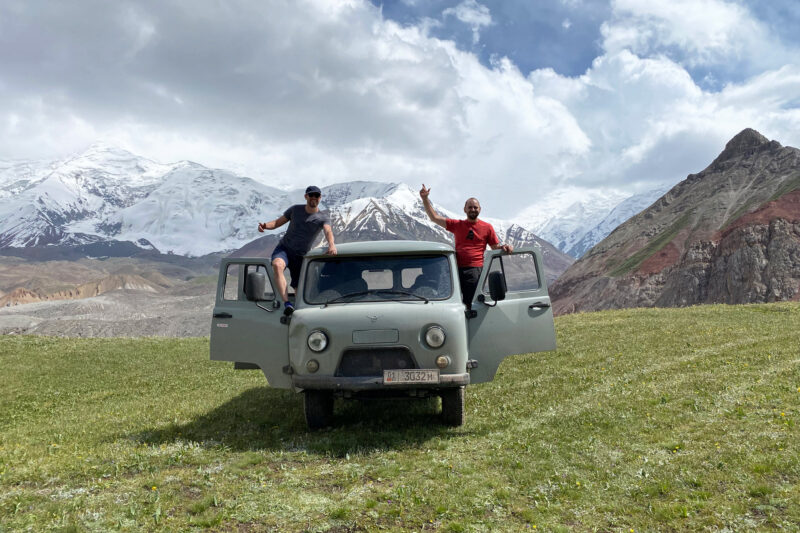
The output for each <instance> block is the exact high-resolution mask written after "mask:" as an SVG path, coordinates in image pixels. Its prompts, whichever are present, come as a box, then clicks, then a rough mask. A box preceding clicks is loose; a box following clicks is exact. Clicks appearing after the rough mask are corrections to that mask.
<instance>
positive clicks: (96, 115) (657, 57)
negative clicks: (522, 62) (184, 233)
mask: <svg viewBox="0 0 800 533" xmlns="http://www.w3.org/2000/svg"><path fill="white" fill-rule="evenodd" d="M683 1H684V0H681V2H683ZM570 3H573V2H570ZM681 5H682V6H684V7H685V8H686V9H689V6H688V4H681ZM698 5H703V6H710V7H708V9H712V8H714V9H716V8H719V9H720V10H721V11H720V13H721V14H720V16H723V15H725V14H726V13H727V15H726V16H727V19H726V20H727V21H728V22H727V23H726V24H723V25H720V26H719V27H717V26H715V25H713V24H712V26H713V28H717V29H713V28H712V29H708V30H707V32H708V35H710V36H712V37H713V36H719V37H715V38H716V41H714V42H718V43H720V44H719V45H718V46H716V48H714V49H713V50H712V51H711V52H708V54H710V55H705V56H704V55H703V54H704V53H705V52H704V51H703V50H702V46H701V44H702V43H701V40H700V38H694V37H693V34H692V33H691V32H689V31H687V30H683V29H680V28H677V26H679V19H678V18H676V17H677V15H675V14H674V11H673V10H672V8H668V6H664V5H662V4H657V5H655V7H647V6H644V5H643V4H639V3H634V2H632V1H631V0H625V1H623V0H620V1H618V2H616V3H615V4H614V9H615V15H614V18H613V19H612V21H610V22H609V25H608V28H609V31H611V30H613V35H612V33H608V34H607V35H606V38H607V40H606V46H608V50H607V51H606V52H604V53H603V54H602V55H601V56H600V57H598V58H596V59H595V61H594V63H593V64H592V66H591V68H589V69H588V70H587V71H586V72H585V73H584V74H583V75H581V76H577V77H566V76H561V75H559V74H558V73H556V72H555V71H553V70H552V69H541V70H536V71H534V72H532V73H530V74H528V75H526V74H523V73H521V72H520V71H519V69H518V68H517V67H516V66H515V65H514V64H513V63H512V62H511V61H509V60H508V59H503V58H501V59H499V60H497V61H495V62H494V63H493V64H492V65H491V66H490V67H487V66H485V65H483V64H481V63H480V61H479V60H478V58H477V57H476V56H475V55H474V54H471V53H468V52H464V51H460V50H458V49H457V47H456V45H455V44H454V43H453V42H450V41H444V40H440V39H435V38H432V37H430V34H429V33H428V27H429V26H430V24H431V22H430V19H428V20H427V22H426V21H423V22H421V23H420V24H419V25H418V26H406V27H403V26H400V25H398V24H395V23H393V22H390V21H387V20H385V19H384V18H383V17H382V15H381V11H380V9H379V8H376V7H374V6H372V5H371V4H369V3H368V2H366V1H359V0H352V1H341V2H335V3H334V2H327V1H323V0H301V1H298V2H293V1H289V0H271V1H270V2H253V3H250V2H246V1H245V0H235V1H234V2H232V3H223V4H219V3H216V2H212V1H210V0H209V1H199V2H197V3H193V4H192V6H191V8H187V7H186V6H185V4H183V3H181V2H178V1H177V0H176V1H174V2H172V1H164V2H159V3H155V4H151V5H148V6H146V7H145V6H144V5H141V4H140V5H139V6H138V7H137V8H136V9H135V10H131V9H130V8H127V7H118V4H116V3H100V4H94V5H92V6H87V5H84V4H81V3H78V4H72V5H70V7H69V9H67V8H63V9H61V10H57V11H55V12H53V11H45V12H42V11H41V10H39V9H38V8H36V7H34V6H32V5H31V6H29V4H27V3H24V2H23V3H19V4H15V6H16V12H15V17H16V18H14V20H15V23H14V24H13V25H10V24H9V23H8V22H7V21H8V20H11V17H9V16H5V15H7V13H4V11H3V10H4V5H3V4H0V72H2V73H3V76H2V78H0V159H9V158H22V157H24V158H42V159H44V158H48V159H49V158H51V157H56V156H59V155H65V154H66V153H71V152H75V151H77V150H79V149H81V148H83V147H85V146H88V145H89V144H90V143H91V142H93V141H94V140H96V139H97V138H105V139H107V140H109V141H111V142H116V143H119V144H121V145H122V146H123V147H125V148H128V149H130V150H131V151H134V152H136V153H140V154H142V155H145V156H148V157H151V158H153V159H156V160H159V161H162V162H172V161H176V160H179V159H191V160H194V161H197V162H198V163H202V164H205V165H209V166H215V167H219V168H228V169H231V170H234V171H236V172H238V173H241V174H243V175H247V176H250V177H253V178H256V179H261V180H263V181H264V182H266V183H268V184H270V185H273V186H290V185H291V186H298V185H302V184H306V183H317V184H318V185H327V184H331V183H335V182H341V181H347V180H354V179H374V180H379V181H396V180H399V181H405V182H407V183H409V184H418V183H422V182H424V183H426V184H428V185H429V186H431V187H432V188H433V190H434V196H435V198H434V200H435V201H436V202H439V203H442V204H443V205H444V206H445V207H448V208H450V209H451V210H453V211H455V212H459V211H460V206H461V205H463V201H464V198H466V197H468V196H477V197H478V198H480V200H481V202H482V204H483V206H484V212H485V213H486V215H487V216H498V217H509V216H513V215H514V213H515V212H517V211H519V210H522V209H524V208H526V207H528V206H529V205H531V204H534V203H536V201H537V200H539V199H541V198H543V197H544V196H546V195H549V194H551V192H552V191H554V190H556V189H557V188H559V187H586V188H601V187H609V188H615V189H618V190H628V191H630V192H636V191H638V190H644V189H649V188H651V187H652V186H653V185H655V184H658V183H660V182H663V181H677V180H679V179H681V178H683V177H684V176H685V175H686V174H688V173H690V172H696V171H698V170H700V169H702V168H703V167H704V166H705V165H707V164H708V163H709V162H710V161H711V159H713V157H714V156H716V154H717V153H719V151H721V149H722V147H723V146H724V144H725V142H726V141H727V140H728V139H729V138H730V137H731V136H733V135H734V134H736V133H738V132H739V131H740V130H742V129H744V128H745V127H754V128H756V129H758V130H759V131H761V132H762V133H763V134H765V135H767V136H768V137H771V138H776V139H778V140H779V141H781V142H782V143H784V144H793V145H795V146H797V145H799V144H800V111H798V108H800V102H798V100H797V95H798V94H800V66H799V65H798V63H797V61H794V62H790V61H784V62H783V63H781V65H780V66H778V67H775V68H773V67H771V66H769V65H772V62H773V58H772V56H770V57H768V58H767V59H765V61H767V65H768V66H766V67H764V66H761V67H759V63H758V62H757V59H758V58H757V57H756V56H755V55H753V54H750V55H749V56H748V57H749V58H750V59H749V60H748V61H750V64H751V66H752V68H753V69H755V70H757V73H756V75H754V76H752V77H748V78H746V79H745V80H744V81H742V82H740V83H736V84H729V85H727V86H725V87H724V88H722V90H720V91H719V92H709V91H707V90H703V89H701V88H700V87H699V86H698V85H697V84H696V83H695V82H694V81H693V80H692V78H691V76H690V75H689V73H688V72H687V70H686V68H687V67H688V66H689V65H690V64H698V63H699V62H702V61H709V60H711V59H709V58H714V57H725V54H729V55H730V54H734V55H735V50H736V46H737V45H736V43H735V41H732V40H731V37H730V36H731V35H735V33H733V34H732V33H730V32H731V31H732V30H730V29H725V28H734V29H736V31H739V32H740V33H741V34H742V35H743V36H744V37H746V39H745V40H746V41H747V42H750V43H756V44H755V45H754V48H758V47H761V49H764V48H767V47H769V45H770V41H769V38H768V36H765V35H763V32H761V30H758V25H756V26H751V25H750V23H749V22H748V20H749V19H748V18H747V12H746V11H745V10H744V9H743V8H738V7H736V6H734V7H732V8H730V6H728V4H723V3H722V2H718V1H711V0H703V2H701V3H700V4H698ZM459 6H465V11H464V13H462V15H463V17H464V19H465V20H464V21H465V23H468V24H475V25H476V26H475V27H477V28H478V29H480V28H484V27H485V26H486V25H487V24H490V23H492V19H491V15H490V14H489V12H488V9H486V8H485V7H484V6H482V5H480V4H478V3H477V2H471V3H470V2H462V3H461V4H459ZM470 6H472V8H474V9H473V10H472V13H473V15H474V17H475V18H472V19H470V18H469V16H471V15H467V14H466V13H468V12H469V9H466V8H469V7H470ZM481 8H483V9H481ZM453 9H454V10H457V9H458V8H453ZM726 9H727V11H726ZM97 10H99V11H97ZM484 10H485V11H484ZM95 11H96V12H95ZM709 12H710V13H716V12H711V11H709ZM448 16H449V15H448ZM452 16H459V15H458V14H457V13H456V12H455V11H454V12H453V14H452ZM737 17H738V18H737ZM723 18H724V17H723ZM459 20H462V19H461V18H459ZM687 20H688V21H689V26H690V27H694V26H697V25H699V24H700V23H699V22H697V21H695V19H694V18H693V16H691V15H689V16H687ZM468 21H471V22H468ZM673 26H676V27H673ZM752 28H755V30H753V31H750V33H749V34H747V31H749V30H748V29H751V30H752ZM698 31H699V29H698ZM704 31H705V30H704ZM759 32H761V33H759ZM33 36H35V37H33ZM612 37H613V39H612ZM26 39H27V40H26ZM748 39H749V40H748ZM11 44H14V47H12V46H11ZM666 45H670V46H677V47H680V50H682V51H683V55H682V56H681V57H679V58H676V57H671V56H670V57H667V56H666V55H665V54H662V53H661V52H660V50H661V48H660V47H663V46H666ZM9 50H13V52H10V51H9ZM692 55H696V56H697V57H696V58H695V59H687V58H689V56H692ZM693 62H694V63H693ZM756 67H758V68H756Z"/></svg>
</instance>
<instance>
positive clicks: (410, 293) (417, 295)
mask: <svg viewBox="0 0 800 533" xmlns="http://www.w3.org/2000/svg"><path fill="white" fill-rule="evenodd" d="M375 293H376V294H378V293H380V294H402V295H403V296H414V297H415V298H419V299H420V300H425V303H428V299H427V298H425V297H424V296H422V295H420V294H416V293H413V292H409V291H396V290H392V289H379V290H377V291H375Z"/></svg>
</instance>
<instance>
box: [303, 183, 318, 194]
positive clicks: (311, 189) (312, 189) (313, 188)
mask: <svg viewBox="0 0 800 533" xmlns="http://www.w3.org/2000/svg"><path fill="white" fill-rule="evenodd" d="M312 192H315V193H317V194H322V191H321V190H319V187H317V186H316V185H309V186H308V187H306V194H311V193H312Z"/></svg>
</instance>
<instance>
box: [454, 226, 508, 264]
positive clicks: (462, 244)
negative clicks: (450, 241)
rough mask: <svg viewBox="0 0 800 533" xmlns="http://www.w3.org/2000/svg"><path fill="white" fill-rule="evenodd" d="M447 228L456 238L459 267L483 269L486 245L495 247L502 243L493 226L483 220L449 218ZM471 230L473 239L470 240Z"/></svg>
mask: <svg viewBox="0 0 800 533" xmlns="http://www.w3.org/2000/svg"><path fill="white" fill-rule="evenodd" d="M446 227H447V231H449V232H451V233H453V235H454V236H455V238H456V262H457V263H458V266H459V267H482V266H483V252H485V251H486V245H487V244H488V245H489V246H495V245H497V244H499V243H500V241H499V240H497V234H496V233H495V232H494V228H493V227H492V225H491V224H489V223H488V222H484V221H483V220H476V221H475V222H470V221H469V220H455V219H453V218H448V219H447V222H446ZM470 230H471V231H472V235H473V238H472V239H470V238H469V232H470Z"/></svg>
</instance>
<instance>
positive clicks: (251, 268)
mask: <svg viewBox="0 0 800 533" xmlns="http://www.w3.org/2000/svg"><path fill="white" fill-rule="evenodd" d="M287 270H288V269H287ZM250 272H260V273H261V274H264V277H265V278H266V280H267V283H266V284H265V285H264V295H263V297H262V298H261V299H262V300H274V299H275V290H274V289H273V288H272V283H270V281H269V275H268V274H267V267H265V266H264V265H247V266H245V276H244V282H245V283H247V275H248V274H250ZM245 293H247V291H246V290H245Z"/></svg>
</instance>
